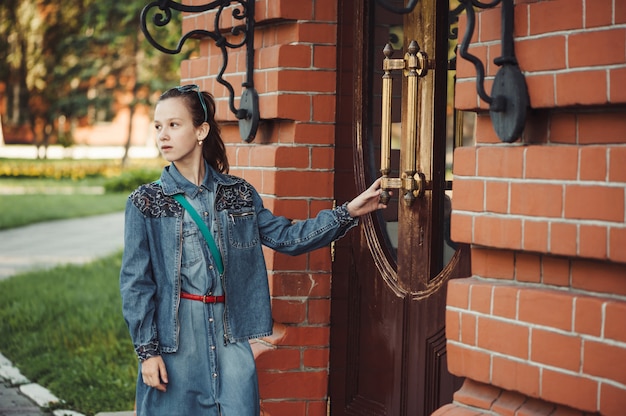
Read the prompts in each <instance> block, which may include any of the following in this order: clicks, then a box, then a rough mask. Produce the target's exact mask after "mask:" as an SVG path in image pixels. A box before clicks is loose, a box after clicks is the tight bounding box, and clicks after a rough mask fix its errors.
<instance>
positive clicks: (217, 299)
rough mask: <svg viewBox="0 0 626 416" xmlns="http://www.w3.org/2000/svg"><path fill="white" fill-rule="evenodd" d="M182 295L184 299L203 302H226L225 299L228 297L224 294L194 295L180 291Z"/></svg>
mask: <svg viewBox="0 0 626 416" xmlns="http://www.w3.org/2000/svg"><path fill="white" fill-rule="evenodd" d="M180 297H181V298H182V299H189V300H197V301H200V302H202V303H224V299H225V298H226V297H225V296H224V295H222V296H207V295H192V294H191V293H185V292H180Z"/></svg>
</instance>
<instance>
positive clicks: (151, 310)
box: [120, 165, 358, 360]
mask: <svg viewBox="0 0 626 416" xmlns="http://www.w3.org/2000/svg"><path fill="white" fill-rule="evenodd" d="M206 167H207V175H206V177H205V180H204V184H205V185H206V187H207V188H208V189H209V190H212V191H214V192H215V204H214V212H213V215H212V218H214V220H215V221H216V224H215V225H216V227H215V229H216V230H217V236H216V238H215V240H216V244H217V246H218V247H219V250H220V252H221V255H222V260H223V263H224V274H223V275H222V276H221V278H222V285H223V288H224V293H225V295H226V301H225V313H224V333H225V337H224V338H225V339H224V342H225V343H233V342H238V341H244V340H248V339H252V338H260V337H264V336H268V335H270V334H271V333H272V314H271V306H270V295H269V285H268V280H267V270H266V266H265V259H264V257H263V251H262V247H261V245H262V244H263V245H266V246H267V247H270V248H272V249H274V250H276V251H279V252H281V253H286V254H290V255H298V254H302V253H305V252H308V251H311V250H315V249H318V248H321V247H324V246H326V245H328V244H330V243H331V242H332V241H334V240H336V239H339V238H341V237H342V236H344V235H345V233H346V232H347V231H348V230H349V229H350V228H352V227H354V226H355V225H357V224H358V220H357V219H356V218H352V217H350V215H349V214H348V210H347V208H346V204H344V205H341V206H339V207H337V208H335V209H332V210H323V211H320V213H319V214H318V215H317V216H316V217H315V218H311V219H308V220H304V221H291V220H289V219H287V218H285V217H280V216H275V215H273V214H272V213H271V212H270V211H269V210H268V209H266V208H264V207H263V201H262V200H261V197H260V196H259V194H258V193H257V191H256V190H255V189H254V188H253V187H252V185H250V184H249V183H248V182H246V181H245V180H243V179H240V178H237V177H235V176H230V175H225V174H221V173H218V172H216V171H215V170H213V169H211V168H210V167H209V166H208V165H206ZM170 168H171V166H168V167H165V168H164V169H163V172H162V174H161V178H160V184H157V183H150V184H146V185H142V186H140V187H139V188H137V189H136V190H135V191H134V192H133V193H132V194H131V195H130V196H129V198H128V201H127V203H126V214H125V230H124V255H123V259H122V267H121V272H120V291H121V295H122V311H123V314H124V319H125V321H126V324H127V325H128V328H129V332H130V335H131V339H132V341H133V344H134V346H135V350H136V352H137V354H138V356H139V358H140V359H141V360H144V359H146V358H149V357H151V356H154V355H159V354H161V353H171V352H175V351H176V350H177V349H178V342H179V339H178V331H179V323H178V305H179V302H180V284H181V275H180V271H181V258H182V247H183V240H182V239H183V234H182V229H183V207H182V206H181V205H180V204H179V203H178V202H176V201H175V200H174V198H172V195H174V194H177V193H182V192H183V191H182V189H181V188H180V187H179V186H178V185H177V183H176V181H175V180H174V179H173V178H172V176H171V173H170V172H169V169H170ZM207 225H208V226H209V228H211V224H207Z"/></svg>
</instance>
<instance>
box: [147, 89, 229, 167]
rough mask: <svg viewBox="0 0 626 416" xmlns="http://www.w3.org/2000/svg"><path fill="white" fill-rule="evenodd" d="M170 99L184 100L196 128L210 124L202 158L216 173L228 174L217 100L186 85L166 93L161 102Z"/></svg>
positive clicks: (160, 99)
mask: <svg viewBox="0 0 626 416" xmlns="http://www.w3.org/2000/svg"><path fill="white" fill-rule="evenodd" d="M168 98H181V99H182V100H183V102H184V103H185V106H186V107H187V109H188V110H189V112H190V113H191V119H192V121H193V125H194V126H195V127H200V126H201V125H202V123H204V122H205V121H206V122H207V123H209V127H210V129H209V134H207V136H206V137H205V138H204V140H203V142H202V156H203V157H204V160H206V161H207V162H208V164H209V165H210V166H211V167H212V168H213V169H215V170H216V171H218V172H222V173H228V169H229V165H228V157H227V156H226V147H225V146H224V141H223V140H222V136H221V135H220V126H219V125H218V124H217V121H216V120H215V99H214V98H213V96H212V95H211V94H210V93H208V92H206V91H200V89H199V88H198V87H197V86H195V85H185V86H182V87H174V88H171V89H169V90H167V91H165V92H164V93H163V94H162V95H161V97H160V98H159V102H161V101H163V100H166V99H168ZM201 100H203V101H201Z"/></svg>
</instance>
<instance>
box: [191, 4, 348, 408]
mask: <svg viewBox="0 0 626 416" xmlns="http://www.w3.org/2000/svg"><path fill="white" fill-rule="evenodd" d="M224 15H225V16H226V13H224ZM212 18H213V14H211V13H205V14H202V15H194V16H188V17H186V18H185V20H184V25H185V27H186V28H188V29H189V28H203V27H206V25H209V24H212V23H213V19H212ZM256 22H257V26H256V27H257V29H256V32H255V65H254V66H255V70H254V84H255V88H256V89H257V91H258V92H259V107H260V112H261V122H260V127H259V131H258V133H257V136H256V138H255V140H254V142H253V143H251V144H248V143H244V142H242V141H241V139H240V137H239V131H238V127H237V124H236V123H235V122H236V119H235V117H234V115H233V114H232V113H231V112H230V110H229V109H228V101H227V92H226V89H225V88H224V87H222V86H221V85H220V84H218V83H217V81H216V78H215V77H216V75H217V71H218V68H219V67H220V65H221V52H220V51H219V49H218V48H217V47H215V45H214V44H213V42H212V41H211V40H206V41H202V42H201V45H200V55H199V56H198V57H196V58H194V59H191V60H188V61H186V62H184V63H183V65H182V67H181V74H182V82H184V83H189V82H194V83H196V84H199V85H200V86H201V87H202V88H203V89H205V90H208V91H211V92H213V94H214V96H215V97H216V100H217V106H218V111H217V114H218V118H219V119H220V120H221V121H222V125H223V127H222V132H223V136H224V139H225V142H226V146H227V151H228V156H229V161H230V164H231V173H232V174H234V175H237V176H241V177H243V178H245V179H246V180H248V181H249V182H250V183H252V184H253V185H254V186H255V187H256V189H257V190H258V191H259V193H261V196H262V197H263V200H264V203H265V206H266V207H267V208H269V209H270V210H272V211H273V212H274V213H275V214H277V215H284V216H286V217H288V218H292V219H303V218H307V217H310V216H314V215H316V214H317V213H318V212H319V211H320V210H321V209H324V208H331V207H332V204H333V183H334V182H333V181H334V143H335V138H334V122H335V90H336V88H335V84H336V73H335V72H336V22H337V5H336V1H334V0H317V1H315V2H309V1H305V2H300V1H293V0H262V1H257V2H256ZM230 25H232V22H231V20H230V18H227V19H225V20H224V22H223V26H224V28H225V29H228V28H229V27H230ZM244 67H245V50H241V51H230V52H229V66H228V68H227V72H226V75H225V79H227V80H228V81H229V82H231V83H232V84H233V86H234V87H235V90H236V96H237V97H239V96H240V93H241V83H242V81H243V73H242V71H243V68H244ZM237 105H238V102H237V103H236V106H237ZM340 202H343V201H340ZM265 255H266V261H267V267H268V273H269V279H270V290H271V294H272V307H273V317H274V320H275V333H274V336H272V337H270V338H268V339H263V340H257V341H254V342H253V343H252V345H253V350H254V352H255V355H256V357H257V368H258V372H259V382H260V393H261V401H262V403H261V406H262V409H263V412H264V415H266V416H268V415H271V416H280V415H288V416H292V415H308V416H322V415H326V405H327V396H328V392H327V386H328V359H329V334H330V328H329V321H330V280H331V262H330V249H329V248H324V249H320V250H317V251H315V252H312V253H310V254H308V255H302V256H297V257H290V256H286V255H281V254H277V253H275V252H272V251H270V250H265Z"/></svg>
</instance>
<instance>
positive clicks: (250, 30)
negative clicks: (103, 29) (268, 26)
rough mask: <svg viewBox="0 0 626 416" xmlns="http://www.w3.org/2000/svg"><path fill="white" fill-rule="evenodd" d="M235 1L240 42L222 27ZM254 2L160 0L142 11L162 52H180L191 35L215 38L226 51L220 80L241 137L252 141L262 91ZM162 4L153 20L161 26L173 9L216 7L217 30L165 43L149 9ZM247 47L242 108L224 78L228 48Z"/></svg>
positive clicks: (143, 25)
mask: <svg viewBox="0 0 626 416" xmlns="http://www.w3.org/2000/svg"><path fill="white" fill-rule="evenodd" d="M231 4H232V5H234V7H233V8H232V9H229V10H230V11H231V12H232V17H233V19H234V20H235V21H241V22H242V24H241V25H240V26H236V27H233V28H232V30H231V32H230V33H231V35H232V36H233V37H235V38H240V41H239V42H236V43H231V42H229V40H228V38H226V37H225V36H224V35H223V31H222V30H220V20H221V17H222V14H223V12H224V11H225V8H227V7H229V6H231ZM254 6H255V0H215V1H212V2H210V3H207V4H203V5H199V6H188V5H184V4H181V3H177V2H175V1H172V0H156V1H152V2H151V3H149V4H147V5H146V6H145V7H144V8H143V10H142V11H141V21H140V26H141V30H142V32H143V34H144V35H145V37H146V39H147V40H148V42H150V44H151V45H152V46H154V47H155V48H156V49H158V50H159V51H161V52H164V53H168V54H172V55H175V54H178V53H180V52H181V50H182V48H183V45H184V44H185V42H186V41H187V39H190V38H195V39H197V38H207V37H208V38H211V39H213V41H215V45H216V46H217V47H219V48H220V50H221V51H222V66H221V67H220V69H219V71H218V74H217V78H216V79H217V82H219V83H220V84H222V85H223V86H224V87H226V89H227V90H228V92H229V101H228V104H229V108H230V111H232V112H233V114H235V117H237V120H238V121H239V133H240V134H241V138H242V139H243V140H245V141H246V142H251V141H252V140H254V137H255V136H256V132H257V129H258V126H259V119H260V113H259V95H258V93H257V91H256V90H255V89H254V80H253V77H252V75H253V72H254V26H255V20H254ZM154 8H158V9H159V11H156V12H155V14H154V16H153V18H152V22H153V23H154V25H155V26H157V27H163V26H165V25H167V24H168V23H169V22H170V21H171V20H172V10H176V11H178V12H186V13H202V12H206V11H210V10H216V13H215V19H214V21H213V30H210V31H209V30H204V29H194V30H191V31H189V32H187V33H185V34H184V35H183V36H182V37H181V38H180V40H179V41H178V44H177V45H176V47H175V48H174V49H170V48H168V47H165V46H163V45H161V44H160V43H159V42H158V41H157V40H156V39H155V38H154V37H153V36H152V34H151V33H150V31H149V30H148V22H147V19H148V13H149V12H150V10H152V9H154ZM244 46H245V47H246V79H245V82H243V83H242V84H241V85H242V86H243V87H244V90H243V92H242V94H241V99H240V103H239V108H236V107H235V90H234V88H233V86H232V85H231V84H230V83H229V82H228V81H226V80H225V79H224V78H223V75H224V72H225V71H226V67H227V66H228V49H237V48H241V47H244Z"/></svg>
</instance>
